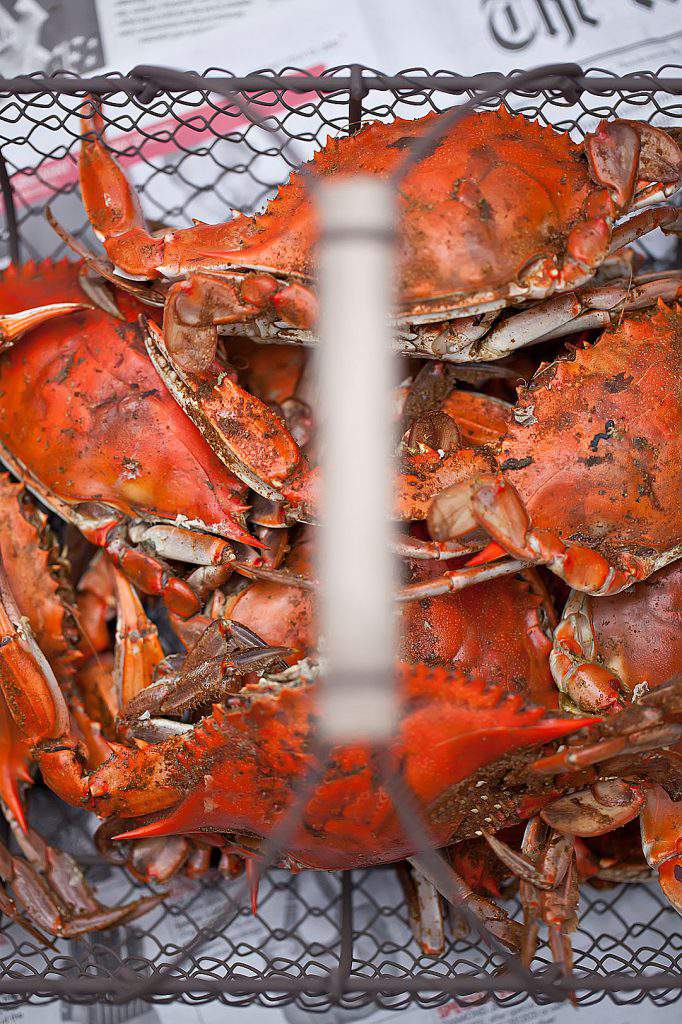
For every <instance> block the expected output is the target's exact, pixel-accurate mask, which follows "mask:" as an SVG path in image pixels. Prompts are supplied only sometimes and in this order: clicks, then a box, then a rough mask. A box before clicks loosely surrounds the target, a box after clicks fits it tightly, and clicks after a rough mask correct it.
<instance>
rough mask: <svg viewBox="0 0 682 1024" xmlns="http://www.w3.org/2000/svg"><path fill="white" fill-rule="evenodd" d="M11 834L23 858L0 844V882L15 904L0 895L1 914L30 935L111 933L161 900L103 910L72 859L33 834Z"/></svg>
mask: <svg viewBox="0 0 682 1024" xmlns="http://www.w3.org/2000/svg"><path fill="white" fill-rule="evenodd" d="M13 830H14V834H15V836H16V838H17V842H18V843H19V845H20V846H21V848H22V851H23V853H24V856H23V857H13V856H12V855H11V854H10V853H9V851H8V850H7V848H6V847H5V846H4V845H3V844H0V878H2V881H3V882H4V883H5V885H8V886H10V887H11V889H12V892H13V899H11V898H10V897H9V895H8V894H4V898H3V900H2V901H0V909H2V910H4V912H5V913H7V914H9V916H11V917H13V918H14V920H16V921H18V922H19V923H20V924H22V925H23V926H24V927H26V928H28V930H29V931H31V933H32V934H34V935H35V934H36V931H35V928H38V929H40V930H41V931H43V932H47V933H48V934H49V935H54V936H58V937H63V938H75V937H76V936H78V935H84V934H86V933H87V932H91V931H95V930H98V929H104V928H113V927H115V926H116V925H119V924H123V923H124V922H127V921H132V920H134V919H135V918H137V917H142V915H143V914H146V913H147V912H148V911H149V910H152V909H153V908H154V907H155V906H157V905H158V904H159V903H160V902H161V900H163V899H164V897H165V893H157V894H155V895H153V896H144V897H142V898H141V899H138V900H133V901H132V902H131V903H127V904H124V905H123V906H118V907H105V906H103V905H102V904H101V903H100V902H99V901H98V900H96V899H95V897H94V896H93V894H92V892H91V890H90V887H89V886H88V884H87V882H86V881H85V878H84V877H83V874H82V872H81V870H80V868H79V867H78V865H77V863H76V861H75V860H74V859H73V857H71V856H69V854H68V853H64V851H62V850H57V849H55V847H53V846H49V845H48V844H47V843H46V842H45V840H44V839H42V838H41V836H39V835H38V833H37V832H34V831H33V830H32V829H29V830H28V831H27V832H22V831H21V830H20V829H19V828H14V829H13ZM19 908H21V910H19ZM12 910H14V912H12ZM40 939H41V941H42V940H43V936H42V935H40Z"/></svg>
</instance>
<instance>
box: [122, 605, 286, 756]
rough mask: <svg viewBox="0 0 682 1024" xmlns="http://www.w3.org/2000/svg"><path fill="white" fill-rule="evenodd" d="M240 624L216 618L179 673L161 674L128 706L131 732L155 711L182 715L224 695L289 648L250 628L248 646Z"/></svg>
mask: <svg viewBox="0 0 682 1024" xmlns="http://www.w3.org/2000/svg"><path fill="white" fill-rule="evenodd" d="M240 628H241V630H243V629H244V627H239V624H238V623H234V624H233V623H231V622H230V621H229V620H226V619H215V620H214V621H213V622H211V623H210V625H209V626H208V627H207V628H206V629H205V630H204V632H203V634H202V635H201V637H200V638H199V640H198V642H197V643H196V644H195V646H194V647H193V648H192V650H191V652H190V653H189V654H188V656H187V658H186V659H185V662H184V664H183V666H182V672H181V674H180V676H179V677H178V676H174V675H173V674H172V673H171V674H170V675H169V676H168V677H166V678H161V679H159V680H158V681H157V682H155V683H153V684H152V685H150V686H149V687H147V688H145V689H144V690H142V691H141V692H139V693H138V695H137V696H136V697H135V698H134V699H133V700H131V701H130V702H129V703H128V704H126V705H125V706H124V708H123V710H122V714H121V723H122V728H124V729H125V731H126V733H128V734H129V735H135V736H138V735H139V730H138V729H137V725H136V723H138V722H142V723H143V727H144V722H146V721H147V720H148V718H149V715H150V714H152V715H182V714H184V712H185V711H188V710H190V709H193V708H195V707H198V706H201V705H210V704H211V703H212V702H213V701H217V700H225V698H226V697H228V696H230V695H231V694H233V693H235V692H236V690H237V689H238V688H239V686H238V679H239V677H240V676H241V675H243V674H244V673H247V672H262V671H264V670H265V669H267V668H270V667H272V666H273V664H274V663H275V662H278V661H279V660H280V659H281V658H282V657H283V656H285V655H287V654H289V653H290V651H289V648H287V647H272V646H269V645H268V644H266V643H264V641H262V640H261V639H260V637H256V636H255V634H251V631H250V630H248V631H247V632H248V634H249V644H248V646H247V644H246V643H244V641H243V640H242V639H241V636H243V633H240ZM251 637H253V640H254V641H255V643H253V644H252V643H251V642H250V641H251Z"/></svg>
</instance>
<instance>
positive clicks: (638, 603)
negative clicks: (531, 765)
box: [548, 564, 682, 913]
mask: <svg viewBox="0 0 682 1024" xmlns="http://www.w3.org/2000/svg"><path fill="white" fill-rule="evenodd" d="M681 609H682V569H680V567H679V564H674V565H670V566H668V567H667V568H665V569H661V570H660V571H659V572H657V573H655V574H654V575H653V576H650V577H649V579H648V580H645V581H644V582H643V583H639V584H637V586H635V587H632V588H630V589H628V590H625V591H623V592H622V593H620V594H617V595H615V596H613V597H608V598H602V599H599V600H595V599H594V598H592V597H591V596H589V595H588V594H581V593H577V592H573V593H572V594H571V595H570V597H569V600H568V602H567V604H566V607H565V609H564V613H563V616H562V619H561V622H560V623H559V625H558V627H557V629H556V631H555V635H554V646H553V650H552V654H551V658H550V663H551V667H552V672H553V674H554V677H555V679H556V682H557V685H558V687H559V689H560V690H561V692H562V693H564V694H565V695H566V698H567V699H568V701H569V702H570V703H571V704H572V705H573V706H575V707H576V708H577V709H578V710H579V712H580V713H584V712H585V711H587V712H590V711H592V712H596V713H599V714H603V713H607V714H608V713H615V712H617V711H619V710H620V709H621V708H622V707H627V705H628V704H629V703H630V702H635V703H636V702H637V701H638V700H639V699H640V697H641V696H642V695H643V694H645V693H646V692H648V691H650V690H653V689H655V688H656V687H659V686H661V685H663V684H664V683H666V682H667V680H668V679H670V678H673V677H675V676H679V674H680V671H681V669H682V629H681V628H680V627H681V625H682V623H681V622H680V610H681ZM652 623H657V624H658V630H659V635H658V637H657V640H656V642H655V643H653V644H652V643H651V637H650V632H649V630H650V628H651V624H652ZM667 756H668V758H669V759H670V764H669V767H668V770H667V772H665V773H664V774H662V775H661V776H660V781H654V782H652V783H650V784H648V785H645V786H635V787H633V789H632V791H631V793H630V794H627V793H625V792H624V793H623V794H622V796H621V801H620V807H619V809H618V810H616V811H615V812H613V814H612V817H613V816H614V815H615V817H616V824H624V823H625V822H627V821H629V820H631V819H632V818H635V817H637V815H639V818H640V825H641V832H642V845H643V848H644V852H645V854H646V856H647V860H648V862H649V865H650V867H651V868H652V869H654V870H656V872H657V874H658V879H659V881H660V884H661V887H662V889H663V891H664V892H665V894H666V896H667V897H668V899H669V900H670V902H671V903H672V904H673V906H675V907H676V909H677V910H678V911H679V912H680V913H682V880H681V878H682V744H677V745H676V746H674V747H672V748H671V749H670V750H669V752H668V755H667ZM590 803H591V801H590V799H589V795H588V796H587V797H581V795H580V794H578V795H577V796H575V797H573V798H572V799H571V801H570V802H568V803H566V804H565V805H562V803H561V802H559V804H558V805H557V806H556V807H555V808H553V809H552V811H551V812H549V817H548V820H550V821H551V822H552V823H553V825H554V826H555V827H556V828H561V829H562V830H563V829H566V828H567V827H568V828H569V829H570V830H571V831H572V832H574V833H576V834H578V835H583V836H590V835H600V834H601V833H603V832H604V831H606V830H607V829H608V826H609V822H608V820H607V819H606V818H605V816H604V815H603V813H602V814H598V815H594V814H593V813H592V810H593V809H592V807H591V806H590ZM569 820H570V825H569V824H568V821H569ZM675 833H676V836H677V839H676V842H673V843H672V844H670V843H669V842H663V841H662V840H663V836H664V835H669V834H673V835H674V834H675Z"/></svg>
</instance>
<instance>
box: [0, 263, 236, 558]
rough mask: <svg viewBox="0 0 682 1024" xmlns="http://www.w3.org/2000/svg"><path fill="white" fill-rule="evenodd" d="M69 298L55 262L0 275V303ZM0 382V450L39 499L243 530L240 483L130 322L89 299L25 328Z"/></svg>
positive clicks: (222, 530)
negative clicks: (86, 306) (87, 306)
mask: <svg viewBox="0 0 682 1024" xmlns="http://www.w3.org/2000/svg"><path fill="white" fill-rule="evenodd" d="M69 300H73V301H78V302H82V301H84V295H83V293H82V291H81V290H80V288H79V285H78V266H77V265H76V264H73V263H68V262H67V261H66V260H64V261H61V262H59V263H51V262H49V261H46V262H44V263H42V264H40V265H39V266H36V265H34V264H32V263H29V264H26V265H25V266H24V267H23V268H22V269H21V270H17V269H15V268H14V267H10V268H8V269H7V270H6V271H5V272H4V274H3V275H2V278H1V279H0V310H1V311H2V312H3V313H11V312H18V311H21V310H24V309H27V308H31V307H33V306H38V305H45V304H48V303H50V302H56V301H59V302H63V301H69ZM122 301H123V302H125V301H129V300H122ZM0 391H1V392H2V394H3V395H4V399H3V402H2V404H0V445H2V449H4V450H5V452H6V453H7V455H6V456H5V454H3V452H2V450H0V458H6V461H7V463H8V464H9V466H10V468H13V469H14V470H16V471H18V472H20V473H21V475H22V476H25V478H26V483H27V485H28V486H32V485H33V481H36V482H37V483H38V485H39V486H37V488H36V489H37V490H39V491H40V490H42V491H43V493H44V491H45V490H47V492H48V499H49V493H52V494H54V495H56V496H57V498H58V499H60V500H61V501H62V502H65V503H67V504H69V505H75V504H79V503H83V502H102V503H104V504H105V505H107V506H110V507H113V508H114V509H117V510H118V511H120V512H123V513H124V514H126V515H129V516H131V517H133V518H135V517H138V518H142V519H144V518H150V519H157V520H158V519H162V520H167V521H170V522H175V521H177V520H179V521H184V520H189V521H190V523H199V524H203V526H204V528H206V529H208V530H210V531H212V532H215V533H219V534H221V535H223V536H225V537H228V538H233V539H247V540H248V539H249V536H248V534H247V533H246V531H245V530H244V529H243V526H242V516H243V513H244V511H245V496H246V487H245V486H244V485H243V484H242V483H240V481H238V480H237V479H236V477H234V476H233V475H232V474H231V473H230V472H229V470H227V469H226V468H225V466H224V465H223V464H222V463H221V462H220V461H219V459H218V458H217V457H216V456H215V455H214V454H213V452H212V451H211V449H210V448H209V446H208V445H207V444H206V442H205V441H204V440H203V438H202V437H201V434H200V433H199V431H198V430H197V429H196V428H195V427H194V426H193V424H192V423H190V421H189V420H188V419H187V417H186V416H185V414H184V413H183V412H182V410H181V409H180V408H179V407H178V405H177V404H176V402H175V401H174V400H173V398H172V397H171V396H170V394H169V393H168V391H167V389H166V387H165V385H164V384H163V382H162V381H161V380H160V379H159V377H158V375H157V373H156V371H155V370H154V368H153V366H152V365H151V363H150V361H149V358H148V356H147V353H146V351H145V348H144V345H143V344H142V342H141V340H140V336H139V333H138V329H137V326H136V324H135V323H125V322H123V321H117V320H116V319H114V318H113V317H112V316H110V315H108V314H107V313H104V312H102V311H101V310H98V309H92V310H85V311H83V312H80V313H74V314H72V315H70V316H68V317H63V318H61V319H59V320H53V321H51V322H49V323H47V324H45V325H43V326H41V327H38V328H36V329H35V330H33V331H31V333H30V334H29V335H27V337H25V338H24V339H22V340H21V341H20V342H19V343H17V344H16V345H15V347H14V348H12V349H11V350H10V351H9V352H5V353H3V355H2V356H1V357H0Z"/></svg>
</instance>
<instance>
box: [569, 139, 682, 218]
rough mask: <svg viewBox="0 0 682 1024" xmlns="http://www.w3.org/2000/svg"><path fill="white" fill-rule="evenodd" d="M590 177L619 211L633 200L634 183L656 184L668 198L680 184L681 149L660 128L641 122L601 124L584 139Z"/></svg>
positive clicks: (681, 178) (681, 170)
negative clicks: (611, 199)
mask: <svg viewBox="0 0 682 1024" xmlns="http://www.w3.org/2000/svg"><path fill="white" fill-rule="evenodd" d="M585 149H586V151H587V158H588V160H589V162H590V168H591V170H592V174H593V176H594V178H595V180H596V181H597V182H599V184H601V185H605V186H606V187H607V188H608V189H609V190H610V191H611V194H612V196H613V199H614V200H615V202H616V204H617V205H618V207H619V208H620V209H621V210H623V209H626V208H628V207H629V206H631V204H632V202H633V200H635V202H636V200H637V198H638V192H643V191H645V189H644V188H641V187H640V188H639V189H638V184H640V183H646V184H649V183H650V182H657V183H660V185H662V186H663V194H664V195H666V196H669V195H672V194H673V192H675V191H676V190H677V189H678V188H679V186H680V183H682V150H680V147H679V145H678V144H677V142H676V141H675V139H674V138H673V137H672V135H669V134H668V133H667V132H666V131H664V130H663V129H662V128H655V127H654V126H653V125H650V124H646V123H645V122H644V121H621V120H615V121H602V122H601V124H600V125H599V128H598V129H597V131H596V132H594V134H592V135H588V136H587V138H586V139H585Z"/></svg>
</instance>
